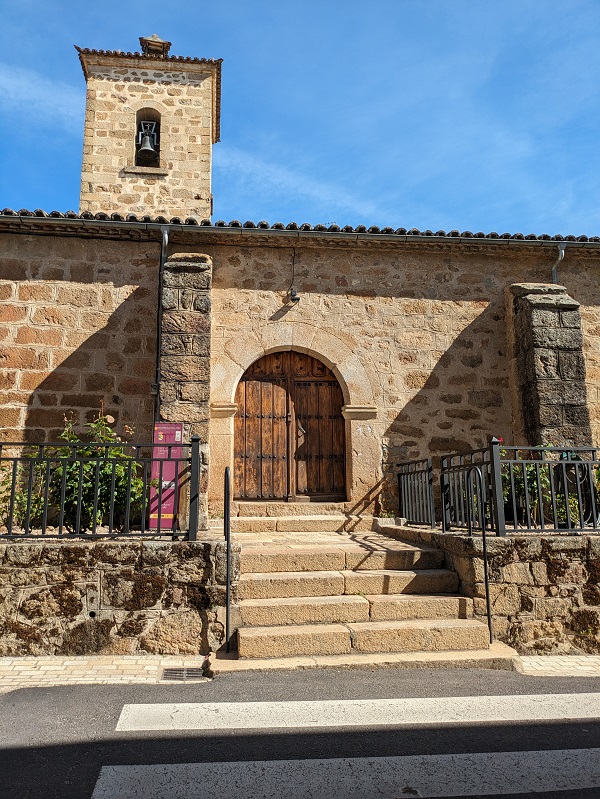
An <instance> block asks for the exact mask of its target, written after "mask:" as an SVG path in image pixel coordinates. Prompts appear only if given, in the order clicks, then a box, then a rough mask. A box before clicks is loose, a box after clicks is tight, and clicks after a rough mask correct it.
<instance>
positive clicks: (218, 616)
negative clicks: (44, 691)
mask: <svg viewBox="0 0 600 799" xmlns="http://www.w3.org/2000/svg"><path fill="white" fill-rule="evenodd" d="M233 549H234V562H233V573H234V574H235V573H236V570H237V568H238V558H239V555H238V553H237V550H236V547H235V545H234V546H233ZM225 569H226V561H225V544H224V543H223V542H221V541H218V542H217V541H212V542H211V541H205V542H202V543H200V542H198V543H191V542H189V543H188V542H182V543H174V542H160V541H146V540H145V541H140V540H137V541H135V540H132V541H126V542H115V541H104V542H101V541H97V542H95V543H87V542H71V541H70V542H68V543H67V542H54V543H53V542H44V543H41V542H37V541H27V542H24V541H19V542H14V543H6V544H0V656H5V655H42V654H44V655H58V654H63V655H86V654H94V653H96V654H134V653H138V654H143V653H145V652H148V653H152V654H191V655H195V654H207V653H208V652H209V651H210V650H215V649H217V648H218V647H219V646H220V644H221V642H222V640H223V636H224V610H223V605H224V597H225V585H224V583H225V574H226V571H225Z"/></svg>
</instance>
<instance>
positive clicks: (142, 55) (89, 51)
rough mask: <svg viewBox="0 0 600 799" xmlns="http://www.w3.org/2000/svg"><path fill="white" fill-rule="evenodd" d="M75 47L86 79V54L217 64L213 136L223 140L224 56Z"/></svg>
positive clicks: (216, 140)
mask: <svg viewBox="0 0 600 799" xmlns="http://www.w3.org/2000/svg"><path fill="white" fill-rule="evenodd" d="M74 46H75V49H76V50H77V52H78V53H79V61H80V63H81V68H82V69H83V74H84V75H85V79H86V81H87V79H88V73H87V69H86V66H85V58H84V56H86V55H99V56H110V57H111V58H112V57H114V58H140V59H142V60H144V61H167V62H170V63H172V64H209V65H211V66H215V67H216V68H217V70H216V78H215V106H216V108H215V132H214V137H213V144H216V142H218V141H221V64H222V63H223V59H222V58H195V57H193V56H184V55H168V56H157V55H156V54H146V53H137V52H136V53H124V52H122V51H121V50H94V49H92V48H89V47H78V46H77V45H74Z"/></svg>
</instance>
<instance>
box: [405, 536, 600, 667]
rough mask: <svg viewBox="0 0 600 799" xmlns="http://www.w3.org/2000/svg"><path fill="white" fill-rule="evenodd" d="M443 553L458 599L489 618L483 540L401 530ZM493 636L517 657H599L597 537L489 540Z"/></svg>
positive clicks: (599, 553)
mask: <svg viewBox="0 0 600 799" xmlns="http://www.w3.org/2000/svg"><path fill="white" fill-rule="evenodd" d="M405 533H406V537H410V538H411V539H412V540H414V541H416V542H418V543H428V544H430V545H431V544H433V545H435V546H437V547H439V548H440V549H443V550H444V552H445V554H446V564H447V566H448V567H449V568H453V569H454V570H455V571H457V572H458V574H459V576H460V579H461V593H462V594H465V595H467V596H470V597H473V599H474V605H475V614H476V615H477V616H480V617H483V618H484V619H485V616H486V603H485V585H484V574H483V542H482V539H481V537H480V536H475V537H474V538H472V539H471V538H469V537H468V536H464V535H457V534H454V533H446V534H443V533H441V532H431V531H426V530H417V529H412V530H406V529H404V530H403V531H402V534H403V536H404V535H405ZM488 563H489V577H490V597H491V606H492V619H493V629H494V635H495V636H496V637H497V638H499V639H500V640H501V641H504V642H505V643H507V644H510V645H511V646H514V647H515V649H516V650H517V651H518V652H520V653H521V654H536V653H537V654H544V653H554V654H556V653H575V652H581V651H583V652H589V653H600V535H594V536H578V535H574V536H570V535H556V536H549V535H545V536H542V535H528V536H525V535H523V536H506V537H504V538H496V537H491V538H489V539H488Z"/></svg>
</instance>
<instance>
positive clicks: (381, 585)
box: [343, 569, 459, 596]
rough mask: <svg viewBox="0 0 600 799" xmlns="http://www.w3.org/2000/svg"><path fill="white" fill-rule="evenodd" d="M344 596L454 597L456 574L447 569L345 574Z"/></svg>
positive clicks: (349, 572)
mask: <svg viewBox="0 0 600 799" xmlns="http://www.w3.org/2000/svg"><path fill="white" fill-rule="evenodd" d="M343 574H344V593H346V594H359V595H361V596H366V595H368V594H454V593H456V592H457V591H458V583H459V580H458V574H456V572H453V571H449V570H448V569H423V570H408V569H407V570H404V571H391V570H389V569H377V570H373V571H346V572H343Z"/></svg>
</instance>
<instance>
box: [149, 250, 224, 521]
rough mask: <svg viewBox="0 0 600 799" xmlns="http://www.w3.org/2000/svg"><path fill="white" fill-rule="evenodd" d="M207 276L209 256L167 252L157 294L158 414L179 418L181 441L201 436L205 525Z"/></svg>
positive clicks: (170, 419)
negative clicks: (159, 334) (159, 330)
mask: <svg viewBox="0 0 600 799" xmlns="http://www.w3.org/2000/svg"><path fill="white" fill-rule="evenodd" d="M211 280H212V260H211V258H210V256H208V255H203V254H200V253H179V254H175V255H171V256H170V257H169V258H168V259H167V262H166V264H165V270H164V275H163V292H162V297H161V302H162V310H163V316H162V345H161V352H160V386H159V391H160V418H161V421H163V422H183V426H184V440H186V441H189V440H190V439H191V437H192V436H193V435H198V436H200V451H201V456H202V462H201V469H200V520H199V529H200V530H206V529H208V429H209V389H210V319H211V316H210V306H211V298H210V289H211Z"/></svg>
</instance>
